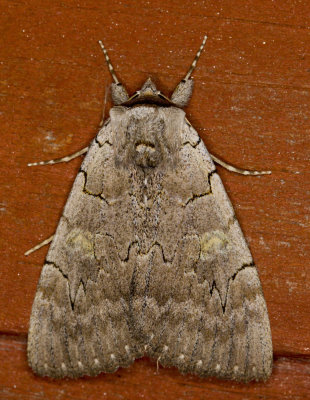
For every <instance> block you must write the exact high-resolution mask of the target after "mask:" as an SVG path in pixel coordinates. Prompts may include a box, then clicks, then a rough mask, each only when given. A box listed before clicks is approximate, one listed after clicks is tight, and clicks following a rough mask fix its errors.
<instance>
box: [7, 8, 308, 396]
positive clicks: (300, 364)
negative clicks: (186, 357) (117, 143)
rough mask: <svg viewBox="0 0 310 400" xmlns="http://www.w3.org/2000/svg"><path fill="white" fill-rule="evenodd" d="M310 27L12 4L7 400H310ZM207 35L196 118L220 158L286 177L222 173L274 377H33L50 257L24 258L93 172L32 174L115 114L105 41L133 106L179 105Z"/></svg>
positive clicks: (149, 368)
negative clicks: (258, 295)
mask: <svg viewBox="0 0 310 400" xmlns="http://www.w3.org/2000/svg"><path fill="white" fill-rule="evenodd" d="M309 13H310V3H309V2H308V1H306V0H301V1H297V0H293V1H288V0H286V1H280V0H276V1H273V2H270V1H269V0H268V1H267V0H262V1H261V0H251V1H247V2H242V1H240V0H238V1H237V0H235V1H228V0H227V1H209V2H205V1H196V2H191V1H189V0H184V1H181V2H180V1H176V0H166V1H163V0H153V1H152V2H150V1H146V0H142V1H137V0H133V1H130V2H129V1H128V2H124V1H116V0H112V1H103V2H96V1H94V0H84V1H79V2H75V1H72V0H71V1H69V0H63V1H59V0H54V1H45V2H41V1H39V0H30V1H28V2H24V1H18V0H15V1H7V0H3V1H2V3H1V5H0V26H1V36H0V37H1V39H0V40H1V41H2V43H1V44H2V45H1V46H0V85H1V86H0V94H1V96H0V123H1V147H0V154H1V166H0V168H1V173H0V179H1V180H0V188H1V200H0V213H1V214H0V215H1V226H0V251H1V260H2V263H1V268H0V274H1V279H0V304H1V305H2V309H1V313H0V331H1V333H2V336H0V360H1V368H0V398H3V399H8V398H9V399H21V398H22V399H27V398H29V399H32V398H42V399H43V398H44V399H55V398H58V399H68V398H74V399H82V398H85V399H86V398H87V399H92V398H94V399H95V398H96V399H98V398H109V399H118V398H128V399H131V398H139V397H143V396H144V398H147V399H152V398H155V397H156V399H161V398H162V399H166V398H171V399H173V398H175V399H181V398H182V399H183V398H184V399H194V398H195V399H199V398H214V396H217V397H219V398H225V399H238V398H240V399H241V398H244V397H245V396H247V397H246V398H258V397H259V396H263V397H264V398H268V399H273V398H285V399H291V398H292V399H298V398H310V387H309V380H310V379H309V378H310V374H309V373H310V371H309V360H310V319H309V313H310V303H309V284H308V281H309V278H310V276H309V274H310V272H309V271H310V270H309V259H310V257H309V256H310V242H309V211H310V210H309V208H310V207H309V194H310V176H309V175H310V174H309V150H310V140H309V134H310V125H309V121H310V111H309V110H310V108H309V105H310V68H309V54H310V40H309V39H310V26H309ZM204 34H207V35H208V37H209V39H208V41H207V45H206V49H205V51H204V53H203V54H202V56H201V59H200V61H199V64H198V67H197V70H196V71H195V73H194V79H195V85H196V86H195V90H194V95H193V98H192V100H191V102H190V105H189V106H188V107H187V110H186V111H187V115H188V119H189V120H190V121H191V123H192V124H193V126H194V127H195V128H196V130H197V131H198V132H199V134H200V135H201V137H202V138H203V140H204V141H205V143H206V145H207V147H208V149H209V150H210V151H211V152H212V153H214V154H215V155H217V156H219V157H221V158H223V159H225V161H227V162H230V163H232V164H234V165H237V166H239V167H246V168H252V169H271V170H272V172H273V174H272V175H271V176H263V177H242V176H238V175H235V174H232V173H229V172H227V171H225V170H223V169H222V168H220V167H219V168H218V170H219V173H220V175H221V177H222V179H223V182H224V185H225V187H226V189H227V192H228V194H229V196H230V198H231V200H232V203H233V205H234V207H235V210H236V213H237V217H238V219H239V221H240V223H241V226H242V228H243V231H244V233H245V236H246V238H247V240H248V241H249V244H250V247H251V250H252V253H253V257H254V260H255V262H256V264H257V266H258V269H259V272H260V277H261V281H262V285H263V289H264V293H265V297H266V302H267V305H268V310H269V315H270V321H271V328H272V334H273V344H274V354H275V368H274V373H273V375H272V378H271V379H270V381H269V382H268V383H265V384H264V383H262V384H255V383H254V384H251V385H238V384H235V383H231V382H220V381H218V380H215V379H207V380H198V379H197V378H194V377H191V376H182V375H180V374H179V373H178V372H177V371H176V370H174V369H162V368H160V370H159V373H157V372H156V365H155V364H154V363H153V362H151V361H149V360H147V359H142V360H139V361H137V362H136V363H135V364H134V365H133V366H132V367H131V368H129V369H128V370H121V371H120V372H119V373H116V374H113V375H101V376H99V377H98V378H93V379H86V378H85V379H82V380H79V381H69V380H68V381H63V382H56V381H55V382H53V381H49V380H45V379H39V378H37V377H35V376H34V375H33V374H32V373H31V371H30V370H29V369H28V367H27V364H26V353H25V341H26V334H27V330H28V321H29V316H30V310H31V305H32V301H33V298H34V294H35V290H36V284H37V281H38V278H39V275H40V270H41V266H42V264H43V261H44V257H45V255H46V252H47V248H43V249H41V250H40V251H38V252H36V253H34V254H33V255H31V256H29V257H28V258H26V257H24V255H23V253H24V252H25V251H26V250H28V249H29V248H30V247H32V246H33V245H35V244H37V243H38V242H40V241H41V240H43V239H45V238H47V237H48V236H50V235H51V234H53V232H54V231H55V228H56V226H57V223H58V219H59V217H60V215H61V212H62V208H63V206H64V204H65V201H66V198H67V196H68V193H69V191H70V188H71V185H72V183H73V180H74V177H75V175H76V173H77V171H78V169H79V165H80V163H81V160H74V161H72V162H70V163H69V164H60V165H55V166H46V167H36V168H35V167H33V168H27V166H26V165H27V162H32V161H40V160H46V159H50V158H56V157H60V156H63V155H67V154H70V153H72V152H75V151H77V150H79V149H81V148H83V147H85V146H86V145H87V144H88V143H89V142H90V140H91V139H92V138H93V137H94V136H95V134H96V132H97V130H98V126H99V122H100V120H101V116H102V113H103V108H104V113H105V115H107V114H108V109H109V107H110V102H109V101H108V102H107V104H106V105H105V107H104V96H105V93H106V91H107V90H108V88H109V83H110V81H111V79H110V76H109V73H108V70H107V67H106V65H105V63H104V58H103V55H102V53H101V50H100V47H99V45H98V44H97V41H98V39H101V40H102V41H103V42H104V43H105V45H106V47H107V49H108V51H109V55H110V58H111V60H112V62H113V64H114V66H115V69H116V71H117V74H118V76H119V78H120V79H121V80H122V81H123V82H124V83H125V85H126V87H127V89H128V91H129V92H130V93H132V92H133V91H135V90H136V89H138V88H139V87H140V86H141V84H142V83H143V82H144V80H145V79H146V78H147V77H148V76H152V78H154V80H155V81H156V83H157V84H158V88H159V89H160V90H161V91H162V92H164V93H165V94H167V95H170V94H171V93H172V91H173V89H174V87H175V85H176V84H177V83H178V81H179V80H180V79H181V78H182V77H183V76H184V74H185V72H186V71H187V68H188V66H189V64H190V63H191V61H192V59H193V57H194V54H195V53H196V51H197V49H198V47H199V45H200V43H201V40H202V37H203V35H204ZM14 385H15V387H14ZM99 391H100V395H98V393H99ZM104 393H106V395H104ZM99 396H101V397H99ZM208 396H209V397H208Z"/></svg>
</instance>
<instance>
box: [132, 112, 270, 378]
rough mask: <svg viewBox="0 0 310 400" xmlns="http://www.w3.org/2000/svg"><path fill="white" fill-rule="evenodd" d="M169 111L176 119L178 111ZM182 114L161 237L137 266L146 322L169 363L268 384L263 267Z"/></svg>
mask: <svg viewBox="0 0 310 400" xmlns="http://www.w3.org/2000/svg"><path fill="white" fill-rule="evenodd" d="M164 112H165V113H166V114H165V118H166V119H167V120H169V116H170V114H169V115H167V113H172V110H165V111H164ZM174 113H175V115H174V117H173V118H174V119H178V122H177V123H176V125H175V126H174V127H173V128H171V129H172V132H170V135H171V134H174V135H176V134H178V135H180V136H181V139H182V140H181V143H180V146H179V150H178V157H177V159H178V160H177V162H176V164H175V165H174V168H171V173H169V171H168V170H166V171H165V178H163V180H162V182H161V186H160V194H159V195H158V196H159V197H160V209H161V211H160V213H159V217H158V220H159V221H160V223H159V224H158V226H157V235H156V243H155V244H154V245H153V247H151V248H150V250H149V253H148V259H147V260H148V263H146V261H144V264H146V265H147V267H145V272H141V269H140V270H137V271H136V276H135V282H136V287H138V288H139V290H140V293H135V296H134V298H133V299H134V300H133V304H135V303H134V301H136V306H135V313H136V315H140V317H139V320H138V321H137V323H136V326H139V327H140V332H143V335H144V336H143V335H141V337H145V338H148V341H147V343H148V345H147V354H148V355H149V356H150V357H152V358H155V359H157V360H158V361H159V362H160V363H161V364H162V365H164V366H165V365H173V366H176V367H178V368H179V370H180V371H181V372H183V373H194V374H198V375H200V376H208V375H212V376H217V377H220V378H227V379H236V380H241V381H249V380H253V379H256V380H265V379H267V378H268V376H269V375H270V373H271V369H272V342H271V333H270V326H269V319H268V314H267V308H266V304H265V300H264V297H263V293H262V288H261V284H260V280H259V277H258V273H257V270H256V268H255V265H254V263H253V259H252V256H251V254H250V251H249V248H248V246H247V244H246V241H245V239H244V236H243V234H242V231H241V229H240V226H239V224H238V221H237V219H236V217H235V213H234V211H233V208H232V205H231V203H230V200H229V198H228V196H227V194H226V192H225V189H224V187H223V185H222V182H221V179H220V177H219V176H218V174H217V173H216V171H215V167H214V165H213V162H212V160H211V158H210V155H209V153H208V152H207V150H206V148H205V146H204V144H203V142H202V141H201V140H200V139H199V137H198V134H197V133H196V131H195V130H194V129H193V128H192V127H191V126H190V125H189V124H188V123H187V122H186V121H185V119H184V116H183V114H182V111H181V110H178V111H174ZM178 126H182V127H183V128H182V131H181V132H180V129H178V128H177V127H178ZM167 134H169V132H168V133H167ZM154 207H155V206H154ZM139 275H140V278H139ZM139 279H140V280H139ZM138 282H139V283H138ZM137 292H138V290H137Z"/></svg>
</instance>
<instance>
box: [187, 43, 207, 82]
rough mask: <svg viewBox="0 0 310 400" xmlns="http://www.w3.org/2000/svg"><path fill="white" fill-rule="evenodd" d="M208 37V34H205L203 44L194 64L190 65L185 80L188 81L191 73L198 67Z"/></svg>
mask: <svg viewBox="0 0 310 400" xmlns="http://www.w3.org/2000/svg"><path fill="white" fill-rule="evenodd" d="M207 39H208V36H204V38H203V41H202V43H201V46H200V47H199V50H198V51H197V54H196V57H195V58H194V61H193V62H192V65H191V66H190V68H189V70H188V73H187V74H186V76H185V78H184V80H185V81H187V80H188V79H189V78H190V76H191V74H192V73H193V71H194V69H195V68H196V65H197V62H198V60H199V57H200V55H201V52H202V50H203V48H204V47H205V44H206V41H207Z"/></svg>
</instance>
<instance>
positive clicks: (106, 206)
mask: <svg viewBox="0 0 310 400" xmlns="http://www.w3.org/2000/svg"><path fill="white" fill-rule="evenodd" d="M205 42H206V37H205V38H204V40H203V43H202V45H201V47H200V49H199V51H198V53H197V55H196V57H195V59H194V61H193V63H192V65H191V67H190V69H189V71H188V73H187V74H186V76H185V78H184V79H182V80H181V82H180V83H179V84H178V86H177V87H176V89H175V90H174V92H173V94H172V96H171V98H168V97H166V96H165V95H164V94H162V93H161V92H160V91H158V90H157V89H156V87H155V84H154V83H153V82H152V80H151V79H150V78H149V79H147V80H146V82H145V83H144V85H143V86H142V88H141V89H140V90H138V91H137V92H135V93H134V95H133V96H131V97H129V96H128V94H127V91H126V89H125V87H124V86H123V85H122V84H121V83H120V82H119V81H118V79H117V77H116V74H115V72H114V69H113V67H112V64H111V62H110V60H109V57H108V55H107V52H106V50H105V48H104V46H103V44H102V43H101V42H100V45H101V47H102V49H103V52H104V55H105V58H106V61H107V64H108V67H109V70H110V72H111V75H112V78H113V83H112V86H111V92H112V100H113V103H114V106H113V107H112V108H111V110H110V117H109V118H108V119H107V120H106V121H105V123H104V124H103V126H102V128H101V129H100V131H99V133H98V134H97V136H96V137H95V139H94V140H93V141H92V143H91V145H90V146H89V148H85V149H82V150H81V151H79V152H78V153H75V154H73V155H71V156H68V157H64V158H61V159H57V160H51V161H47V162H40V163H34V164H29V165H43V164H55V163H56V162H63V161H69V160H70V159H72V158H75V157H77V156H79V155H81V154H84V153H87V154H86V157H85V159H84V161H83V163H82V165H81V168H80V170H79V172H78V174H77V177H76V179H75V182H74V184H73V188H72V190H71V193H70V196H69V198H68V201H67V203H66V205H65V208H64V211H63V214H62V217H61V218H60V221H59V224H58V228H57V230H56V233H55V235H53V236H52V237H51V238H49V239H47V240H46V241H44V242H43V243H41V244H40V245H38V246H36V247H35V248H33V249H31V250H30V251H28V252H27V254H29V253H30V252H31V251H34V250H36V249H37V248H39V247H41V246H42V245H43V244H46V243H48V242H50V241H52V243H51V246H50V249H49V251H48V254H47V257H46V260H45V263H44V266H43V270H42V273H41V277H40V280H39V283H38V287H37V292H36V295H35V299H34V303H33V307H32V313H31V318H30V328H29V335H28V362H29V365H30V367H31V368H32V369H33V371H34V372H35V373H36V374H37V375H41V376H50V377H53V378H63V377H73V378H77V377H80V376H83V375H89V376H94V375H97V374H99V373H101V372H114V371H116V370H117V369H118V368H119V367H128V366H129V365H130V364H132V363H133V361H134V360H135V359H137V358H139V357H142V356H144V355H147V356H149V357H150V358H152V359H155V360H157V363H160V364H161V365H163V366H175V367H177V368H178V369H179V370H180V372H181V373H184V374H185V373H191V374H197V375H199V376H202V377H205V376H216V377H218V378H224V379H233V380H238V381H244V382H247V381H250V380H266V379H267V378H268V377H269V375H270V374H271V370H272V341H271V333H270V325H269V319H268V313H267V308H266V304H265V300H264V297H263V292H262V288H261V283H260V280H259V277H258V273H257V270H256V267H255V265H254V262H253V259H252V256H251V253H250V250H249V248H248V245H247V243H246V241H245V238H244V236H243V233H242V231H241V229H240V226H239V223H238V221H237V218H236V216H235V213H234V210H233V207H232V205H231V203H230V200H229V198H228V196H227V194H226V192H225V189H224V187H223V184H222V182H221V179H220V177H219V175H218V174H217V172H216V168H215V165H214V161H215V162H217V163H219V164H221V165H222V166H224V167H226V168H227V169H229V170H231V171H234V172H239V173H243V174H245V175H259V174H265V173H269V171H261V172H259V171H246V170H240V169H238V168H235V167H233V166H230V165H228V164H226V163H224V162H223V161H221V160H219V159H218V158H216V157H214V156H212V155H211V154H210V153H209V152H208V151H207V149H206V147H205V145H204V143H203V142H202V140H201V139H200V137H199V135H198V134H197V132H196V131H195V129H194V128H193V127H192V125H191V124H190V122H189V121H188V120H187V118H186V115H185V112H184V111H183V110H182V108H183V107H184V106H185V105H186V104H187V103H188V101H189V99H190V97H191V94H192V90H193V80H192V79H191V74H192V72H193V70H194V68H195V66H196V64H197V60H198V58H199V57H200V54H201V52H202V49H203V47H204V45H205Z"/></svg>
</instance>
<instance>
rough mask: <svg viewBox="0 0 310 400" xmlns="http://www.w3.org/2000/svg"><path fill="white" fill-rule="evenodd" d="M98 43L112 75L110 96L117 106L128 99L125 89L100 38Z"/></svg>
mask: <svg viewBox="0 0 310 400" xmlns="http://www.w3.org/2000/svg"><path fill="white" fill-rule="evenodd" d="M99 44H100V47H101V48H102V51H103V54H104V57H105V60H106V62H107V64H108V68H109V71H110V73H111V75H112V78H113V80H114V82H113V83H112V84H111V96H112V101H113V103H114V104H115V105H116V106H119V105H120V104H122V103H124V102H125V101H127V100H128V99H129V96H128V93H127V90H126V89H125V87H124V86H123V85H122V84H121V83H120V82H119V80H118V79H117V76H116V74H115V71H114V68H113V65H112V63H111V61H110V58H109V56H108V53H107V51H106V49H105V47H104V45H103V43H102V41H101V40H99Z"/></svg>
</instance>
